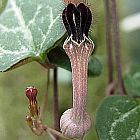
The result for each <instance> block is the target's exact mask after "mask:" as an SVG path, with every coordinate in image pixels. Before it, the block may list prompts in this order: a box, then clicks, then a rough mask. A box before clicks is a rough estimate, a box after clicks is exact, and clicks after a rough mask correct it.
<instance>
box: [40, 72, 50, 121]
mask: <svg viewBox="0 0 140 140" xmlns="http://www.w3.org/2000/svg"><path fill="white" fill-rule="evenodd" d="M47 76H48V77H47V88H46V93H45V94H44V97H43V102H42V105H41V110H40V115H39V119H40V120H43V115H44V113H45V111H46V106H47V99H48V92H49V86H50V70H49V69H48V74H47Z"/></svg>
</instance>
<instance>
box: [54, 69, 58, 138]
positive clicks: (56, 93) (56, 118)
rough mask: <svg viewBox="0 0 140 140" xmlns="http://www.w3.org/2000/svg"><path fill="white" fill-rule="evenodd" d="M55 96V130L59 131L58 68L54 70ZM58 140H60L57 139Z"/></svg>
mask: <svg viewBox="0 0 140 140" xmlns="http://www.w3.org/2000/svg"><path fill="white" fill-rule="evenodd" d="M53 71H54V77H53V78H54V79H53V80H54V87H53V88H54V94H53V114H54V129H55V130H57V131H59V111H58V110H59V107H58V81H57V68H55V69H54V70H53ZM56 140H59V138H58V137H56Z"/></svg>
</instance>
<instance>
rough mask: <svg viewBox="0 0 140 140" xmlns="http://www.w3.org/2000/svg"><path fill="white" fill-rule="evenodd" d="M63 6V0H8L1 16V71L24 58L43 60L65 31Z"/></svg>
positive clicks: (27, 60)
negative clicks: (62, 19)
mask: <svg viewBox="0 0 140 140" xmlns="http://www.w3.org/2000/svg"><path fill="white" fill-rule="evenodd" d="M63 9H64V4H63V3H62V1H61V0H53V1H50V0H46V1H44V0H37V1H36V0H9V1H8V3H7V7H6V9H5V10H4V12H3V14H2V15H1V16H0V71H6V70H9V69H10V68H11V67H12V66H14V67H15V65H16V64H17V63H19V62H22V61H23V60H26V61H24V63H27V62H29V61H32V60H37V61H39V62H41V63H44V59H45V60H47V59H46V58H44V55H42V54H44V52H45V53H47V52H48V50H50V49H51V48H52V47H54V44H55V42H56V41H57V40H59V39H60V38H61V37H62V36H63V34H64V28H63V26H62V22H61V16H60V14H61V12H62V10H63ZM27 58H30V59H27ZM21 64H22V63H21ZM18 65H19V64H18Z"/></svg>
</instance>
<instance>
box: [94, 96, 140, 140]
mask: <svg viewBox="0 0 140 140" xmlns="http://www.w3.org/2000/svg"><path fill="white" fill-rule="evenodd" d="M139 116H140V104H139V101H137V100H135V99H132V98H130V97H128V96H110V97H106V98H105V99H104V100H103V101H102V103H101V104H100V106H99V107H98V109H97V114H96V128H97V132H98V136H99V139H100V140H139V139H140V117H139Z"/></svg>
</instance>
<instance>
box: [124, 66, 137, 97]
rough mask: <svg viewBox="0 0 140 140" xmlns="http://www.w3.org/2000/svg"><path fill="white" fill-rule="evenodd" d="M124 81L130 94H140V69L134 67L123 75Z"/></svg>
mask: <svg viewBox="0 0 140 140" xmlns="http://www.w3.org/2000/svg"><path fill="white" fill-rule="evenodd" d="M124 82H125V87H126V90H127V93H128V94H129V95H130V96H140V71H139V68H138V67H134V68H133V69H131V71H130V72H129V73H127V74H126V75H125V76H124Z"/></svg>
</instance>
